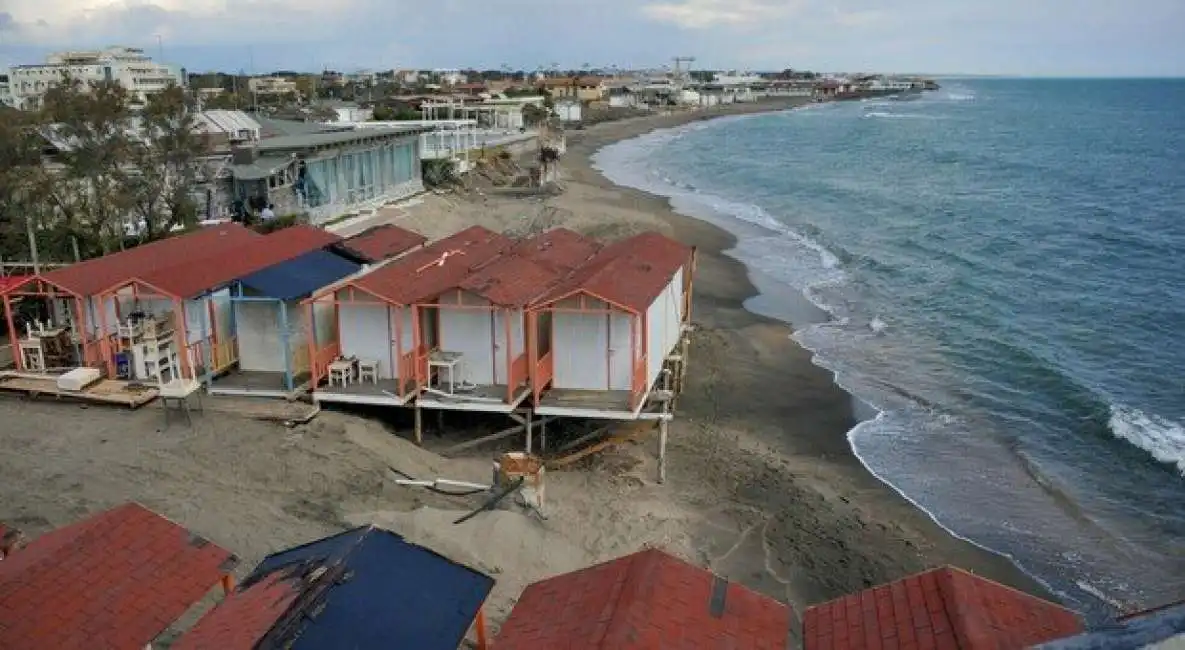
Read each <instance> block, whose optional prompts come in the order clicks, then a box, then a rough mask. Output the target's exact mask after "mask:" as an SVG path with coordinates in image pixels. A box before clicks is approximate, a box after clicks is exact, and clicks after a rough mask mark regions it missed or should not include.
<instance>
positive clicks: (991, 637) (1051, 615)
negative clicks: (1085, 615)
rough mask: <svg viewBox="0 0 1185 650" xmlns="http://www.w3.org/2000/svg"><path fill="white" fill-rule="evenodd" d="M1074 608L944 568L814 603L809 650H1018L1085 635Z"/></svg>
mask: <svg viewBox="0 0 1185 650" xmlns="http://www.w3.org/2000/svg"><path fill="white" fill-rule="evenodd" d="M1082 629H1083V626H1082V622H1081V620H1079V618H1078V616H1077V615H1076V614H1074V612H1071V611H1070V610H1068V609H1065V608H1063V607H1061V606H1058V605H1055V604H1053V603H1050V602H1047V601H1044V600H1041V599H1040V598H1036V597H1034V596H1030V595H1028V594H1025V593H1022V592H1019V591H1017V590H1015V589H1012V588H1010V587H1005V586H1004V585H1001V584H998V583H995V582H992V581H990V580H987V579H984V578H980V577H978V576H975V575H972V574H970V573H967V572H965V571H962V570H960V569H956V568H953V567H945V568H941V569H934V570H932V571H927V572H925V573H919V574H917V575H912V576H909V577H907V578H904V579H902V580H898V581H897V582H892V583H889V584H886V585H881V586H879V587H874V588H872V589H867V590H865V591H862V592H860V593H856V594H851V595H849V596H845V597H843V598H839V599H837V600H833V601H830V602H827V603H823V604H821V605H816V606H814V607H811V608H810V609H808V610H806V613H805V615H804V616H803V642H804V650H849V649H852V650H854V649H855V648H863V649H865V650H880V649H882V648H883V649H885V650H888V649H889V648H894V649H897V650H921V649H926V650H988V649H990V650H1012V649H1016V650H1019V649H1021V648H1027V647H1029V646H1031V645H1034V644H1038V643H1042V642H1045V641H1051V640H1053V639H1057V638H1061V637H1065V636H1070V635H1073V634H1077V633H1079V632H1081V631H1082Z"/></svg>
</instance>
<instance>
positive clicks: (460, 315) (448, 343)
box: [439, 292, 495, 385]
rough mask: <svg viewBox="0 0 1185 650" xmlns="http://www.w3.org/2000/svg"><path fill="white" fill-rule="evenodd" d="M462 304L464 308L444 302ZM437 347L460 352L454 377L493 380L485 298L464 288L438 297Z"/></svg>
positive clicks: (490, 326)
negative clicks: (438, 331) (458, 291)
mask: <svg viewBox="0 0 1185 650" xmlns="http://www.w3.org/2000/svg"><path fill="white" fill-rule="evenodd" d="M458 304H460V305H465V308H459V307H452V308H450V307H448V305H458ZM440 305H441V307H440V341H439V346H440V349H441V350H446V351H448V352H458V353H460V354H461V355H462V358H461V363H460V364H459V366H458V368H457V379H458V380H461V381H467V382H469V383H472V384H478V385H490V384H494V383H495V381H494V372H495V362H494V315H493V313H491V310H490V309H488V308H486V309H481V308H480V307H488V306H489V301H487V300H486V299H484V298H482V297H480V296H476V295H473V294H470V293H467V292H460V293H457V292H450V293H448V294H445V295H444V296H441V299H440Z"/></svg>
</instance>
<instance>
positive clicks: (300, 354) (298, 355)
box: [292, 343, 311, 375]
mask: <svg viewBox="0 0 1185 650" xmlns="http://www.w3.org/2000/svg"><path fill="white" fill-rule="evenodd" d="M310 367H311V365H310V363H309V346H308V344H306V343H300V344H298V345H295V346H293V347H292V374H293V375H302V374H304V373H306V372H309V369H310Z"/></svg>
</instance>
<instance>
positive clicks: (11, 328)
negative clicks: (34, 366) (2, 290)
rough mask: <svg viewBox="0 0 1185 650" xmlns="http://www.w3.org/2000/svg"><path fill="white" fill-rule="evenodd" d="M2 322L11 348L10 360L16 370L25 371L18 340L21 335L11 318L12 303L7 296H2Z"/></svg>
mask: <svg viewBox="0 0 1185 650" xmlns="http://www.w3.org/2000/svg"><path fill="white" fill-rule="evenodd" d="M4 321H5V323H7V325H8V343H9V344H10V346H11V347H12V360H13V361H14V362H16V369H17V370H24V369H25V360H24V359H23V358H21V357H23V356H24V355H22V354H21V346H20V339H21V333H20V332H18V331H17V329H16V320H15V319H13V317H12V301H11V300H9V298H8V294H5V295H4Z"/></svg>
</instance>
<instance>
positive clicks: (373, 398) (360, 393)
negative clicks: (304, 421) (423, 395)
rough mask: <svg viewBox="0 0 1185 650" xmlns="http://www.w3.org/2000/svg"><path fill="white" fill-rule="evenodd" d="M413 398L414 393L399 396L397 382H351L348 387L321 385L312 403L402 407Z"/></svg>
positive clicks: (391, 380)
mask: <svg viewBox="0 0 1185 650" xmlns="http://www.w3.org/2000/svg"><path fill="white" fill-rule="evenodd" d="M414 397H415V392H414V391H408V393H407V394H406V395H404V396H403V397H400V396H399V382H397V381H396V380H394V379H381V380H379V382H378V383H377V384H376V383H372V382H369V381H368V382H351V383H350V384H349V385H348V386H339V385H337V384H334V385H333V386H329V385H327V384H322V385H320V386H318V387H317V388H316V389H315V390H314V391H313V402H315V403H318V404H321V403H326V404H329V403H337V404H369V405H372V406H403V405H404V404H407V403H408V402H409V401H411V400H412V398H414Z"/></svg>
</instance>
